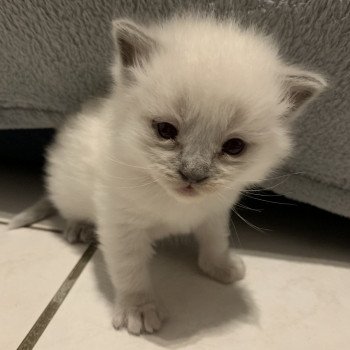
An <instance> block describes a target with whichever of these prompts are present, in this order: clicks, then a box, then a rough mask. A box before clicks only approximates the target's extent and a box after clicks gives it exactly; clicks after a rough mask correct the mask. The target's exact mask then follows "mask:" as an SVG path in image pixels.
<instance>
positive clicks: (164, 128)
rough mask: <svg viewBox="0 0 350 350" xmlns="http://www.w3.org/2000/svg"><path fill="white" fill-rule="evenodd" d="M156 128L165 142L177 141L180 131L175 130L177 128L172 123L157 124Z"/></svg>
mask: <svg viewBox="0 0 350 350" xmlns="http://www.w3.org/2000/svg"><path fill="white" fill-rule="evenodd" d="M155 128H156V130H157V132H158V135H159V136H160V137H161V138H163V139H165V140H175V139H176V136H177V134H178V131H177V129H176V128H175V126H174V125H173V124H170V123H166V122H161V123H156V125H155Z"/></svg>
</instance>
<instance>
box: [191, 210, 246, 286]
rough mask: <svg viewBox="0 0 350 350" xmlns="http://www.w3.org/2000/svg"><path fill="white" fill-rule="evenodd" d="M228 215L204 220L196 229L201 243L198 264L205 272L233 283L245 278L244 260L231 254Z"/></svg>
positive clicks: (223, 281)
mask: <svg viewBox="0 0 350 350" xmlns="http://www.w3.org/2000/svg"><path fill="white" fill-rule="evenodd" d="M227 221H228V218H227V215H219V216H217V217H215V218H212V220H210V221H209V220H208V221H206V222H203V223H202V225H200V226H199V227H198V228H197V230H196V231H195V236H196V238H197V240H198V243H199V259H198V265H199V267H200V268H201V270H202V271H203V272H205V273H206V274H207V275H209V276H210V277H212V278H213V279H215V280H217V281H219V282H222V283H232V282H234V281H238V280H241V279H243V278H244V275H245V265H244V263H243V260H242V259H241V258H240V257H239V256H238V255H234V254H232V253H231V254H230V250H229V240H228V239H229V235H230V230H229V226H228V223H227Z"/></svg>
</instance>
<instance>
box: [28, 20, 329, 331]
mask: <svg viewBox="0 0 350 350" xmlns="http://www.w3.org/2000/svg"><path fill="white" fill-rule="evenodd" d="M113 37H114V40H115V42H116V48H117V53H116V61H115V64H114V65H113V68H112V73H113V77H114V79H115V82H116V85H115V88H114V90H113V91H112V93H111V94H110V96H109V97H108V98H106V99H105V100H99V101H94V102H92V103H90V104H89V105H86V106H85V107H84V108H83V110H82V111H81V112H80V113H79V114H78V115H77V116H76V118H74V119H72V120H71V121H70V122H69V123H67V124H66V125H65V127H64V128H63V129H62V130H61V132H60V133H59V134H58V136H57V139H56V142H55V144H54V145H53V146H52V147H51V148H50V149H49V151H48V155H47V161H48V165H47V190H48V196H49V199H50V201H51V202H52V203H53V204H54V206H55V207H56V208H57V209H58V210H59V212H60V213H61V214H62V215H63V217H65V218H66V219H67V221H68V222H69V223H70V225H72V223H78V222H91V223H94V224H96V225H97V232H98V236H99V240H100V242H101V249H102V250H103V252H104V254H105V258H106V262H107V266H108V269H109V273H110V275H111V278H112V281H113V284H114V286H115V288H116V290H117V300H116V306H115V317H114V321H113V322H114V326H115V327H116V328H118V329H119V328H121V327H127V329H128V330H129V332H131V333H135V334H139V333H140V332H142V331H145V332H153V331H154V330H158V329H159V328H160V326H161V322H162V315H161V312H160V310H159V305H158V303H157V298H156V296H155V294H154V291H153V290H152V285H151V281H150V276H149V272H148V261H149V259H150V258H151V257H152V254H153V248H152V244H153V242H154V241H155V240H157V239H161V238H163V237H166V236H168V235H170V234H188V233H190V232H192V233H194V235H195V236H196V238H197V240H198V243H199V266H200V268H201V269H202V270H203V271H204V272H205V273H206V274H208V275H209V276H211V277H212V278H214V279H216V280H218V281H220V282H223V283H230V282H233V281H236V280H239V279H241V278H243V277H244V273H245V268H244V264H243V262H242V261H241V260H240V258H238V257H237V256H232V255H230V254H229V246H228V236H229V226H228V221H229V213H230V208H231V206H232V205H233V204H234V203H235V202H236V201H237V199H238V197H239V194H240V192H241V191H242V190H243V189H244V188H245V187H246V186H248V185H250V184H253V183H257V182H259V181H262V180H263V179H264V177H265V176H266V174H267V173H268V172H269V171H270V170H271V169H272V168H273V167H275V166H276V165H277V164H279V163H280V162H281V161H282V159H284V158H285V157H286V156H287V155H288V153H289V151H290V149H291V138H290V125H291V120H292V119H293V118H294V117H295V116H296V115H297V114H298V113H299V112H300V111H301V110H302V108H303V107H304V106H305V105H306V104H307V103H308V102H309V101H310V100H311V99H312V98H313V97H315V96H316V95H317V94H318V93H319V92H320V91H321V90H322V88H323V87H324V86H325V82H324V80H323V79H322V77H321V76H319V75H317V74H315V73H310V72H307V71H304V70H301V69H300V68H297V67H293V66H289V65H287V64H286V63H284V62H283V60H281V59H280V57H279V55H278V50H277V48H276V46H275V45H274V43H273V42H272V40H271V39H270V38H267V37H265V36H263V35H260V34H258V33H256V32H255V31H254V30H252V29H249V30H245V29H242V28H240V27H239V26H237V25H236V24H234V23H231V22H217V21H216V20H214V19H212V18H200V17H198V18H194V17H184V18H176V19H172V20H169V21H167V22H165V23H162V24H158V25H154V26H150V27H147V28H145V27H142V26H138V25H136V24H135V23H133V22H130V21H127V20H118V21H115V22H114V23H113ZM157 122H169V123H171V124H173V125H174V126H176V128H177V129H178V135H177V137H176V140H164V139H161V138H160V137H159V135H157V132H156V130H155V128H154V124H155V123H157ZM234 137H235V138H240V139H242V140H244V141H245V142H246V145H247V146H246V149H245V150H244V152H243V153H242V154H241V155H239V156H236V157H235V156H229V155H227V154H224V153H223V152H222V145H223V144H224V143H225V142H226V141H227V140H228V139H231V138H234ZM183 169H185V171H186V173H187V174H190V176H194V175H195V176H198V174H200V176H202V177H206V180H205V181H202V182H200V183H196V182H191V187H190V190H188V185H189V183H188V181H186V180H183V178H182V177H181V176H180V175H179V170H181V171H182V170H183ZM22 222H23V220H22Z"/></svg>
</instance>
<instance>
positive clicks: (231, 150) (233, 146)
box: [222, 138, 246, 156]
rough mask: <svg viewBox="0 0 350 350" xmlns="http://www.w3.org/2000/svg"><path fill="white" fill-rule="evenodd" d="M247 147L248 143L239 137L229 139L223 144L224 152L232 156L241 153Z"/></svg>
mask: <svg viewBox="0 0 350 350" xmlns="http://www.w3.org/2000/svg"><path fill="white" fill-rule="evenodd" d="M245 148H246V143H245V142H244V141H243V140H241V139H238V138H234V139H230V140H227V141H226V142H225V143H224V144H223V145H222V152H224V153H226V154H228V155H230V156H238V155H240V154H241V153H242V152H243V151H244V149H245Z"/></svg>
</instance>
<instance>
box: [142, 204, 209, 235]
mask: <svg viewBox="0 0 350 350" xmlns="http://www.w3.org/2000/svg"><path fill="white" fill-rule="evenodd" d="M211 209H212V208H211V207H210V206H209V205H205V204H203V203H196V204H188V205H186V204H184V203H177V202H175V201H171V200H168V201H162V202H152V203H149V204H148V206H147V214H146V215H150V216H152V218H153V220H154V223H155V225H158V226H159V227H162V228H163V229H164V230H165V231H167V232H168V233H169V232H170V233H174V234H181V233H190V232H192V231H193V230H194V229H195V228H196V227H197V226H198V225H200V224H201V223H202V222H203V221H205V220H206V219H207V218H210V216H211V215H214V214H213V213H212V210H211Z"/></svg>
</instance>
